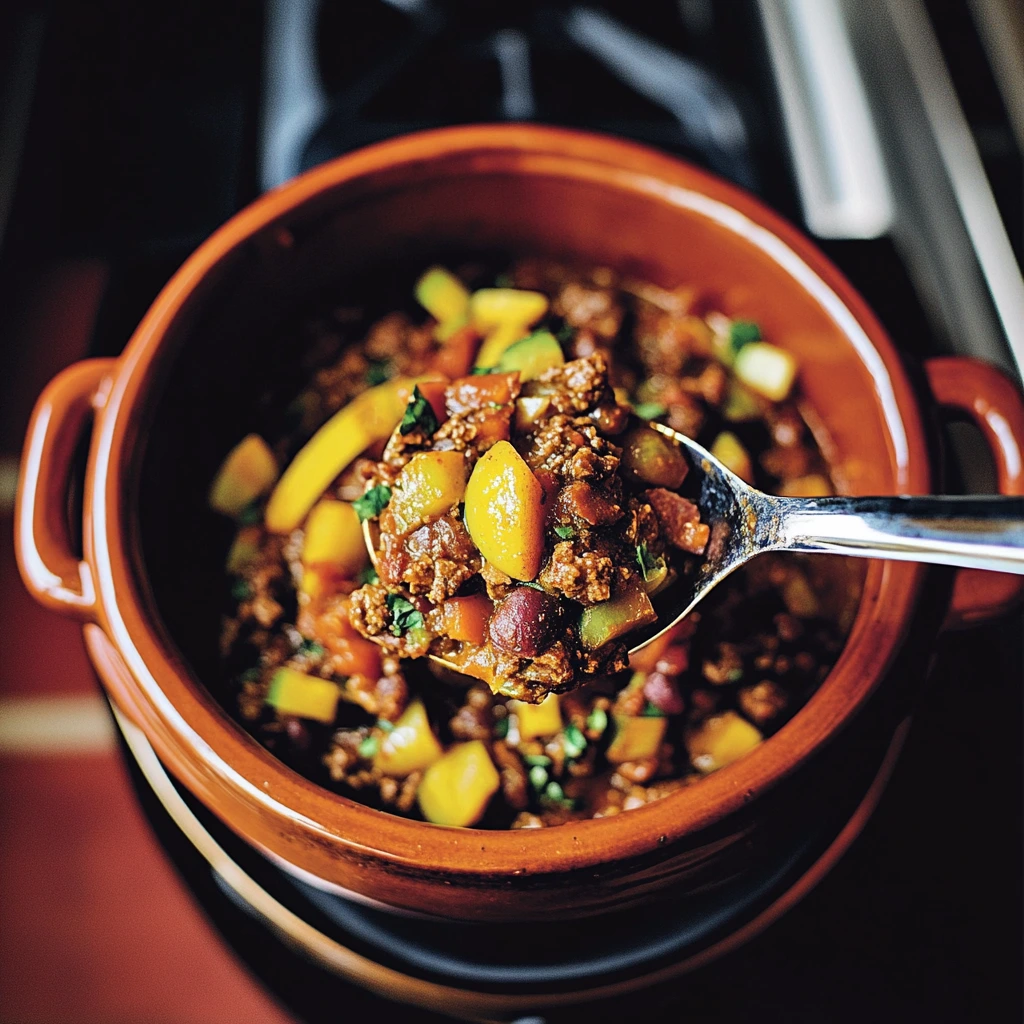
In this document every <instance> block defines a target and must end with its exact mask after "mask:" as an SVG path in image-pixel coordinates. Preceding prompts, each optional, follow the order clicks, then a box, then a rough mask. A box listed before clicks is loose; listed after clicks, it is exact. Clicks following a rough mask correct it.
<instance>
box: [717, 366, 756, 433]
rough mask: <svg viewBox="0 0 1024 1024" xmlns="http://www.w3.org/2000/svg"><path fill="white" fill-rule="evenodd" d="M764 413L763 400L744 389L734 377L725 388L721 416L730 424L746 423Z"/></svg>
mask: <svg viewBox="0 0 1024 1024" xmlns="http://www.w3.org/2000/svg"><path fill="white" fill-rule="evenodd" d="M763 413H764V406H763V399H761V398H759V397H758V396H757V395H755V394H754V393H753V392H752V391H751V390H750V389H749V388H747V387H744V386H743V385H742V384H741V383H740V382H739V381H738V380H736V378H735V377H730V378H729V383H728V385H727V386H726V392H725V404H724V405H723V406H722V416H723V418H724V419H726V420H728V421H729V422H730V423H747V422H749V421H750V420H756V419H760V417H761V415H762V414H763Z"/></svg>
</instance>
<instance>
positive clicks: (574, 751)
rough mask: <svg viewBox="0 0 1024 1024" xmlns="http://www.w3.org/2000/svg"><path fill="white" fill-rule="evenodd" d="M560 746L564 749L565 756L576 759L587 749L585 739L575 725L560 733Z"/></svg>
mask: <svg viewBox="0 0 1024 1024" xmlns="http://www.w3.org/2000/svg"><path fill="white" fill-rule="evenodd" d="M562 746H563V747H564V748H565V756H566V757H568V758H577V757H579V756H580V754H582V753H583V751H584V750H586V749H587V738H586V736H584V735H583V733H582V732H580V730H579V728H578V727H577V726H575V725H570V726H567V727H566V730H565V732H563V733H562Z"/></svg>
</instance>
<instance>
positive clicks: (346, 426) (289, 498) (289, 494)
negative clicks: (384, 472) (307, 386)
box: [266, 378, 420, 533]
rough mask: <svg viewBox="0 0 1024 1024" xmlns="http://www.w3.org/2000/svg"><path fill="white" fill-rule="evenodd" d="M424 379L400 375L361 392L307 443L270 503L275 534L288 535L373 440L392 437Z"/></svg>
mask: <svg viewBox="0 0 1024 1024" xmlns="http://www.w3.org/2000/svg"><path fill="white" fill-rule="evenodd" d="M417 383H420V381H411V380H408V379H401V378H399V379H396V380H389V381H385V382H384V383H383V384H378V385H377V386H376V387H375V388H370V389H369V390H367V391H364V392H362V394H360V395H357V396H356V397H355V398H353V399H352V401H351V402H349V403H348V405H346V406H345V407H344V408H343V409H339V410H338V412H336V413H335V414H334V415H333V416H332V417H331V418H330V419H329V420H328V421H327V422H326V423H325V424H324V425H323V426H322V427H321V428H320V429H319V430H318V431H317V432H316V433H315V434H314V435H313V436H312V437H311V438H310V439H309V440H308V441H307V442H306V444H305V445H304V446H303V448H302V449H301V450H300V451H299V453H298V455H296V456H295V458H294V459H292V462H291V464H290V465H289V466H288V468H287V469H286V470H285V471H284V474H283V475H282V477H281V479H280V480H279V481H278V483H277V486H276V487H275V488H274V491H273V493H272V494H271V495H270V501H269V502H268V503H267V513H266V525H267V529H268V530H270V531H271V532H272V533H290V532H291V531H292V530H294V529H295V528H296V527H297V526H298V525H299V524H300V523H301V522H302V520H303V519H305V518H306V514H307V513H308V512H309V510H310V509H311V508H312V507H313V505H314V504H315V503H316V501H317V499H318V498H319V497H320V496H321V495H322V494H323V492H324V491H325V490H326V489H327V487H328V485H329V484H330V483H331V481H332V480H334V478H335V477H336V476H337V475H338V474H339V473H340V472H341V471H342V470H343V469H345V467H346V466H348V465H349V463H351V462H352V461H353V460H354V459H355V458H356V457H357V456H358V455H359V454H360V453H361V452H362V451H364V450H365V449H366V448H368V447H369V446H370V445H371V444H373V443H374V442H375V441H382V440H384V438H386V437H388V436H390V434H391V432H392V431H393V430H394V429H395V427H396V426H397V425H398V421H399V420H400V419H401V418H402V414H403V413H404V412H405V407H406V404H407V403H408V400H409V395H410V394H411V393H412V389H413V387H414V386H415V385H416V384H417Z"/></svg>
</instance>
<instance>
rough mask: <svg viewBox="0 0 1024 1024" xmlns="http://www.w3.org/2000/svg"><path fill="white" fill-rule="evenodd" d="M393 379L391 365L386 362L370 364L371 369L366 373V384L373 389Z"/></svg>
mask: <svg viewBox="0 0 1024 1024" xmlns="http://www.w3.org/2000/svg"><path fill="white" fill-rule="evenodd" d="M390 378H391V364H390V363H386V362H378V361H374V362H372V363H370V366H369V369H367V371H366V383H367V384H369V385H370V386H371V387H374V386H376V385H377V384H383V383H384V381H386V380H390Z"/></svg>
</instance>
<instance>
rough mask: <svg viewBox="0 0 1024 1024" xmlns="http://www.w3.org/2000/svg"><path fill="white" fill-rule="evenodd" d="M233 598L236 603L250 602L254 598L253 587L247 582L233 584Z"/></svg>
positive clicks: (241, 581) (240, 581) (239, 581)
mask: <svg viewBox="0 0 1024 1024" xmlns="http://www.w3.org/2000/svg"><path fill="white" fill-rule="evenodd" d="M231 596H232V597H233V598H234V599H235V600H236V601H248V600H249V598H250V597H252V587H250V586H249V584H248V583H247V582H246V581H245V580H235V582H234V583H232V584H231Z"/></svg>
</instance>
